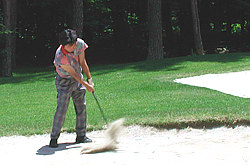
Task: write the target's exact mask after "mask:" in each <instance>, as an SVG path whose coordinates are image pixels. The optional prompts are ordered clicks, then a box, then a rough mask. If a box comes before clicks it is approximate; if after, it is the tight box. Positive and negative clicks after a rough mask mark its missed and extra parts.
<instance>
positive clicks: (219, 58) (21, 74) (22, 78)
mask: <svg viewBox="0 0 250 165" xmlns="http://www.w3.org/2000/svg"><path fill="white" fill-rule="evenodd" d="M248 57H250V53H231V54H207V55H204V56H188V57H179V58H168V59H163V60H155V61H142V62H135V63H125V64H115V65H99V66H94V65H93V66H91V64H90V69H91V73H92V75H104V74H108V73H112V72H117V71H121V70H124V69H131V70H132V71H135V72H149V71H150V72H156V71H160V70H162V69H164V70H165V71H175V70H180V69H183V68H184V67H185V66H180V64H181V63H183V62H187V61H190V62H219V63H228V62H238V61H240V60H242V59H246V58H248ZM55 75H56V71H55V68H54V66H50V67H43V68H42V67H40V68H21V69H20V68H19V69H16V70H14V77H10V78H0V85H1V84H15V83H21V82H30V81H36V80H39V81H40V80H44V81H51V79H50V78H52V77H55Z"/></svg>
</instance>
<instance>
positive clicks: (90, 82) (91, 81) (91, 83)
mask: <svg viewBox="0 0 250 165" xmlns="http://www.w3.org/2000/svg"><path fill="white" fill-rule="evenodd" d="M87 81H88V83H89V85H91V86H94V85H95V84H94V83H93V80H92V78H90V79H88V80H87Z"/></svg>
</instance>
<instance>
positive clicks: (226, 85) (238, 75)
mask: <svg viewBox="0 0 250 165" xmlns="http://www.w3.org/2000/svg"><path fill="white" fill-rule="evenodd" d="M174 82H178V83H182V84H187V85H192V86H198V87H206V88H209V89H213V90H217V91H220V92H223V93H227V94H230V95H234V96H238V97H243V98H250V70H249V71H242V72H232V73H224V74H205V75H201V76H194V77H188V78H181V79H176V80H175V81H174Z"/></svg>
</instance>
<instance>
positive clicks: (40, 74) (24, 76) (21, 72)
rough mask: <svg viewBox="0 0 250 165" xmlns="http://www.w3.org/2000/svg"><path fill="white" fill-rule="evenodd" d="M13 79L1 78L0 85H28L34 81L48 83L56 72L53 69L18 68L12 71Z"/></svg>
mask: <svg viewBox="0 0 250 165" xmlns="http://www.w3.org/2000/svg"><path fill="white" fill-rule="evenodd" d="M13 73H14V76H13V77H1V78H0V85H2V84H18V83H30V82H35V81H37V80H38V81H50V80H51V78H54V77H55V75H56V72H55V70H54V68H53V67H46V68H30V67H27V68H18V69H15V70H14V71H13Z"/></svg>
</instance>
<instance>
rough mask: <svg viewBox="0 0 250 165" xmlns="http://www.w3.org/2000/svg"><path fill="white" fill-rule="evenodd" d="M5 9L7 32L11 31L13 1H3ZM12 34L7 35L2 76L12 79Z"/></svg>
mask: <svg viewBox="0 0 250 165" xmlns="http://www.w3.org/2000/svg"><path fill="white" fill-rule="evenodd" d="M3 9H4V25H5V28H6V30H7V31H11V1H10V0H3ZM11 35H12V34H11V33H9V32H8V34H6V35H5V37H6V39H5V52H4V53H3V58H2V60H3V61H2V75H3V76H4V77H11V76H12V68H11V67H12V65H11V58H12V47H11V42H12V37H11Z"/></svg>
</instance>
